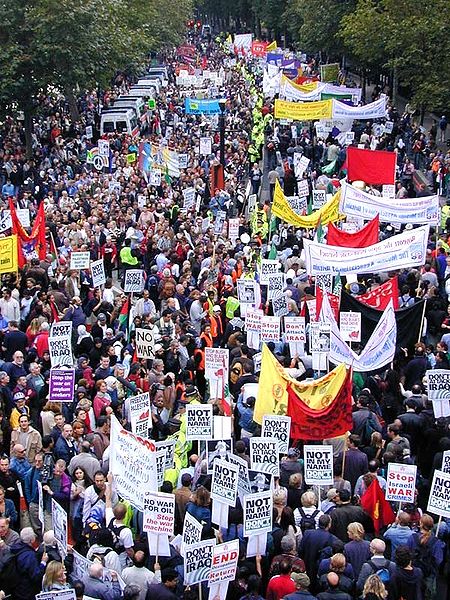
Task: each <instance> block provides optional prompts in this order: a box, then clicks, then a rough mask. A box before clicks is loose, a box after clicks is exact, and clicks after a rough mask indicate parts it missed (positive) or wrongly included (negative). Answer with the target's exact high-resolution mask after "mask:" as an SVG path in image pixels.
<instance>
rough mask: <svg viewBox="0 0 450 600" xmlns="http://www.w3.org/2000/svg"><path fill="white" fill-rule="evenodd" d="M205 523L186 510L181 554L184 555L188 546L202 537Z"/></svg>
mask: <svg viewBox="0 0 450 600" xmlns="http://www.w3.org/2000/svg"><path fill="white" fill-rule="evenodd" d="M202 531H203V525H202V524H201V523H199V521H197V519H196V518H195V517H193V516H192V515H191V514H190V513H188V512H186V513H185V515H184V521H183V533H182V536H181V547H180V554H181V556H184V550H185V548H186V547H187V546H192V544H196V543H197V542H200V541H201V539H202Z"/></svg>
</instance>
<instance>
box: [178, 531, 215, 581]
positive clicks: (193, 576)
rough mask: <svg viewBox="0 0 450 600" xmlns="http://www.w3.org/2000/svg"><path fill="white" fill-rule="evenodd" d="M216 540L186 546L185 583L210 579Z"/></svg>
mask: <svg viewBox="0 0 450 600" xmlns="http://www.w3.org/2000/svg"><path fill="white" fill-rule="evenodd" d="M215 545H216V540H215V539H213V540H205V541H204V542H196V543H195V544H192V545H190V546H187V547H186V548H185V552H184V585H194V584H195V583H201V582H202V581H208V579H209V573H210V571H211V563H212V557H213V550H214V546H215Z"/></svg>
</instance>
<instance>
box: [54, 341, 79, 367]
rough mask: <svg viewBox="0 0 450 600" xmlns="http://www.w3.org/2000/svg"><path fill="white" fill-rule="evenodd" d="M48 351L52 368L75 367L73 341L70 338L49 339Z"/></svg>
mask: <svg viewBox="0 0 450 600" xmlns="http://www.w3.org/2000/svg"><path fill="white" fill-rule="evenodd" d="M48 350H49V353H50V363H51V366H52V367H63V366H68V367H71V366H72V365H73V356H72V340H71V338H70V336H67V335H66V336H61V337H57V338H55V337H49V338H48Z"/></svg>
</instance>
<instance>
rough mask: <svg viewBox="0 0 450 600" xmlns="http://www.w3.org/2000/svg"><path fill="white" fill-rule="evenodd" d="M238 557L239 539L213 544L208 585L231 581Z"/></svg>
mask: <svg viewBox="0 0 450 600" xmlns="http://www.w3.org/2000/svg"><path fill="white" fill-rule="evenodd" d="M238 559H239V540H231V541H230V542H226V543H225V544H218V545H217V546H214V549H213V559H212V563H211V571H210V573H209V581H208V585H209V587H211V586H213V585H215V584H218V583H223V582H226V581H233V580H234V578H235V577H236V568H237V563H238ZM213 597H214V596H213Z"/></svg>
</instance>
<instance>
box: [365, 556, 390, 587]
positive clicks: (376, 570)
mask: <svg viewBox="0 0 450 600" xmlns="http://www.w3.org/2000/svg"><path fill="white" fill-rule="evenodd" d="M368 563H369V565H370V567H371V569H372V570H373V575H377V576H378V577H379V578H380V579H381V581H382V582H383V583H384V585H388V583H389V582H390V580H391V573H390V571H389V568H388V565H389V561H388V560H386V562H385V564H384V567H378V566H377V565H376V564H375V563H374V562H373V560H369V561H368Z"/></svg>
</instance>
